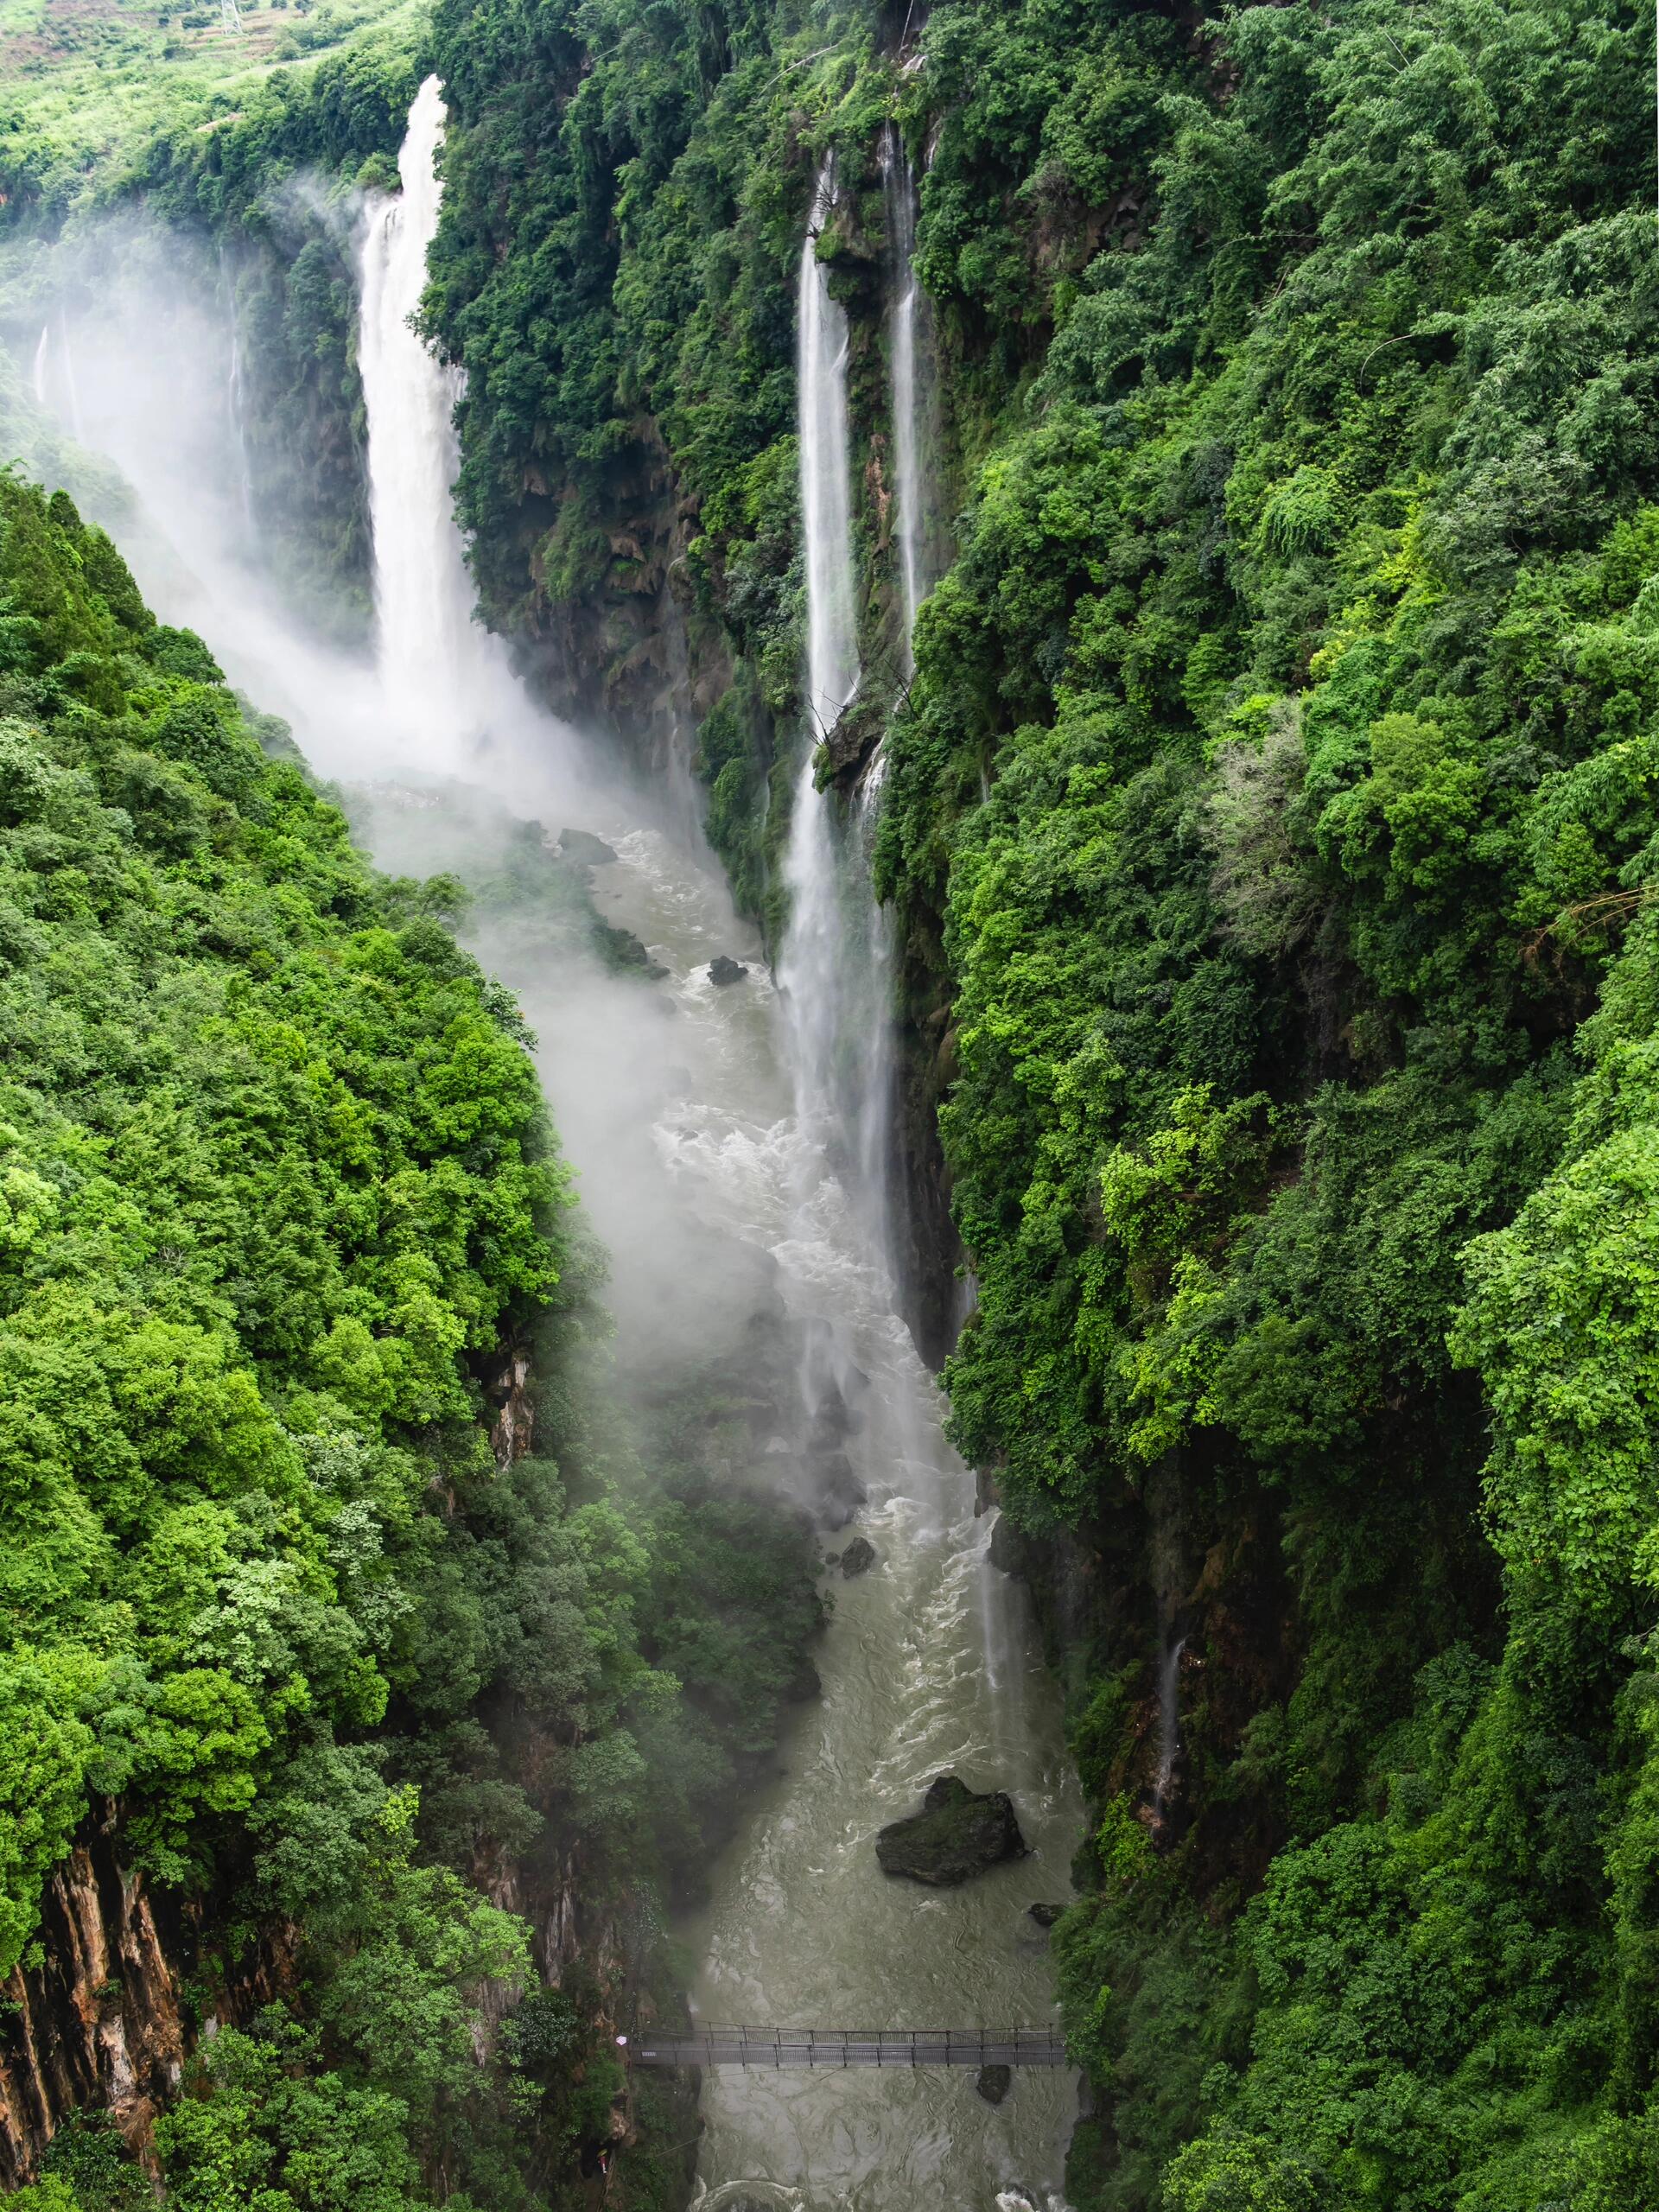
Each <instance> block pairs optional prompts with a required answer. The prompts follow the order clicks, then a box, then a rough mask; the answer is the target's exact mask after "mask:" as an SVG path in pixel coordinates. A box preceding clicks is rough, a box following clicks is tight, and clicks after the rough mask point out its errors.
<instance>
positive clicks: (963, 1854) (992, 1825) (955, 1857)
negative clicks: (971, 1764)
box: [875, 1774, 1026, 1889]
mask: <svg viewBox="0 0 1659 2212" xmlns="http://www.w3.org/2000/svg"><path fill="white" fill-rule="evenodd" d="M1025 1855H1026V1840H1025V1838H1024V1836H1022V1835H1021V1834H1020V1823H1019V1821H1017V1820H1016V1819H1015V1818H1014V1805H1013V1802H1012V1801H1011V1800H1010V1799H1009V1798H1008V1796H1007V1795H1006V1793H1005V1792H1004V1791H1002V1790H1001V1789H993V1790H987V1791H986V1792H985V1793H984V1794H983V1795H982V1796H976V1794H975V1792H974V1791H973V1790H971V1789H969V1787H968V1785H967V1783H965V1782H963V1781H961V1780H959V1779H958V1777H957V1776H956V1775H954V1774H942V1775H940V1776H939V1777H938V1780H937V1781H936V1782H933V1783H930V1784H929V1786H928V1791H927V1795H926V1796H925V1797H924V1798H923V1800H922V1809H921V1811H920V1812H919V1813H917V1814H915V1815H913V1816H912V1818H911V1819H909V1820H907V1821H890V1822H889V1824H888V1825H887V1827H884V1828H883V1829H882V1830H881V1831H880V1834H878V1835H877V1837H876V1839H875V1856H876V1859H877V1862H878V1864H879V1865H880V1868H881V1871H882V1872H883V1873H884V1874H898V1875H902V1876H903V1877H904V1878H906V1880H907V1881H912V1882H925V1883H926V1884H927V1885H929V1887H930V1888H933V1889H953V1888H955V1887H956V1885H957V1884H958V1883H961V1882H966V1881H970V1880H971V1879H972V1878H973V1877H974V1876H975V1875H976V1874H982V1873H984V1872H986V1870H987V1869H988V1867H992V1866H1001V1863H1002V1862H1003V1860H1004V1859H1023V1858H1024V1857H1025Z"/></svg>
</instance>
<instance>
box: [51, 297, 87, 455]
mask: <svg viewBox="0 0 1659 2212" xmlns="http://www.w3.org/2000/svg"><path fill="white" fill-rule="evenodd" d="M58 351H59V353H60V354H61V356H62V359H63V389H64V394H65V397H67V400H68V402H69V427H70V429H72V430H73V432H74V434H75V439H76V442H77V443H79V442H80V440H82V439H83V438H84V437H85V436H86V423H85V422H84V420H83V419H82V416H81V412H80V386H79V385H78V384H77V383H76V381H75V355H74V348H73V346H71V345H70V343H69V319H68V317H67V315H65V314H64V313H63V312H62V310H61V309H60V310H59V314H58Z"/></svg>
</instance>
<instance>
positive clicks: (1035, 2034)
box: [623, 2026, 1066, 2068]
mask: <svg viewBox="0 0 1659 2212" xmlns="http://www.w3.org/2000/svg"><path fill="white" fill-rule="evenodd" d="M623 2056H626V2058H627V2059H628V2060H629V2061H630V2062H631V2063H633V2064H635V2065H639V2066H760V2067H780V2068H781V2067H785V2066H810V2067H844V2066H971V2067H976V2068H977V2067H981V2066H1064V2065H1065V2063H1066V2056H1065V2043H1064V2040H1063V2039H1062V2037H1061V2035H1060V2032H1059V2031H1058V2029H1057V2028H1003V2029H992V2028H756V2027H718V2026H709V2027H699V2028H695V2029H692V2030H691V2031H690V2032H688V2033H684V2034H668V2035H658V2036H651V2035H645V2036H639V2037H635V2038H633V2040H632V2042H631V2043H630V2044H626V2046H624V2050H623Z"/></svg>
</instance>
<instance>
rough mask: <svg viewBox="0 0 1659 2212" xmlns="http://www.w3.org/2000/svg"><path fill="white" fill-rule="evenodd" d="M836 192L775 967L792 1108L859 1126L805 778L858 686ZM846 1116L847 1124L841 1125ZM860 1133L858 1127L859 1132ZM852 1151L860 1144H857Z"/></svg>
mask: <svg viewBox="0 0 1659 2212" xmlns="http://www.w3.org/2000/svg"><path fill="white" fill-rule="evenodd" d="M834 188H835V171H834V166H833V162H829V161H826V162H825V163H824V165H823V170H822V172H821V173H820V175H819V178H818V185H817V193H816V194H815V195H814V198H813V202H812V213H811V218H810V221H809V222H808V225H807V232H806V240H805V243H804V245H803V246H802V248H801V273H800V285H799V292H798V307H799V321H798V349H799V393H800V397H799V416H800V424H799V439H800V487H801V522H802V530H803V534H804V539H805V551H806V708H807V729H806V732H805V744H804V760H803V762H802V766H801V772H800V775H799V778H798V781H797V784H796V789H795V804H794V811H793V814H792V816H791V823H790V834H789V845H788V849H787V852H786V854H785V861H784V880H785V885H786V887H787V888H788V891H789V897H790V919H789V928H788V931H787V934H786V936H785V941H784V945H783V949H782V954H781V957H780V959H779V982H781V983H782V985H783V988H784V991H785V999H786V1004H787V1008H788V1022H789V1033H790V1041H791V1046H792V1048H793V1049H792V1052H791V1061H792V1064H793V1072H794V1077H795V1090H796V1105H797V1110H798V1114H799V1116H800V1118H801V1122H802V1124H803V1126H804V1127H808V1128H813V1129H815V1130H817V1131H820V1132H823V1133H825V1134H828V1133H829V1131H830V1130H832V1129H833V1128H835V1127H836V1125H839V1126H840V1127H841V1128H842V1129H843V1130H844V1129H849V1128H850V1129H853V1130H856V1129H857V1128H858V1122H859V1119H860V1115H861V1104H862V1102H861V1100H860V1098H859V1097H858V1096H857V1095H856V1091H857V1089H858V1088H859V1086H856V1085H855V1086H854V1087H853V1093H852V1095H850V1096H849V1092H848V1090H847V1087H846V1086H845V1085H844V1084H843V1083H842V1052H841V1043H842V1039H843V1037H845V1036H847V1035H848V1034H849V1027H848V1023H847V1020H846V1019H845V1016H846V1012H847V1007H846V998H847V992H848V986H849V982H855V981H856V980H857V979H856V975H855V965H854V962H853V959H852V957H851V956H852V950H853V949H852V948H851V947H850V946H849V945H848V944H847V943H846V942H845V931H844V929H843V915H842V907H843V903H844V901H843V895H842V894H843V885H842V853H841V851H840V850H839V849H838V848H839V847H840V846H841V845H842V840H841V839H840V838H838V837H837V836H836V822H835V819H834V815H833V802H832V801H831V800H830V799H829V798H827V797H826V796H824V795H823V794H821V793H820V792H819V791H818V790H817V784H816V779H815V774H814V757H813V756H814V753H815V751H816V741H817V739H818V738H820V737H824V736H827V735H828V734H829V732H830V731H831V730H832V729H833V728H835V726H836V722H837V721H839V719H840V717H841V715H842V710H843V709H844V708H845V707H846V706H847V705H848V704H849V702H850V700H851V699H852V696H853V694H854V692H855V690H857V688H858V676H859V669H858V632H857V625H856V622H855V618H854V612H853V537H852V487H851V482H850V478H849V437H848V427H847V349H848V331H847V317H846V315H845V314H844V312H843V311H842V308H840V307H839V306H838V305H837V304H836V302H835V301H834V300H833V299H832V298H831V297H830V296H829V278H828V273H827V271H826V270H825V269H824V267H823V264H822V263H821V262H820V261H819V260H818V258H817V250H816V249H817V237H818V232H819V231H820V230H821V229H822V227H823V223H824V221H825V219H826V218H827V216H828V214H829V207H830V205H831V200H832V195H833V193H834ZM849 1116H850V1117H851V1118H850V1120H849V1118H848V1117H849ZM860 1134H861V1133H860ZM856 1148H857V1149H861V1147H856Z"/></svg>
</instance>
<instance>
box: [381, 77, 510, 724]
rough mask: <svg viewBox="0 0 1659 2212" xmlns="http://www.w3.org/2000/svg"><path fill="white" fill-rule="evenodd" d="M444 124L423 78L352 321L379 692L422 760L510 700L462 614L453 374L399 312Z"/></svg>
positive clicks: (432, 81) (434, 214) (416, 272)
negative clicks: (365, 455)
mask: <svg viewBox="0 0 1659 2212" xmlns="http://www.w3.org/2000/svg"><path fill="white" fill-rule="evenodd" d="M443 124H444V106H443V87H442V86H441V85H440V83H439V82H438V79H436V78H435V77H429V78H428V79H426V81H425V83H424V84H423V86H421V88H420V90H419V92H417V93H416V96H415V105H413V107H412V108H410V114H409V129H408V131H407V133H406V134H405V137H404V143H403V147H402V149H401V150H400V151H399V153H398V156H397V174H398V175H399V177H400V178H401V179H402V181H403V190H402V192H401V194H399V195H398V196H397V198H396V199H388V198H387V197H386V196H385V194H380V193H374V194H371V195H370V197H369V201H368V206H367V209H366V212H365V221H364V226H363V238H362V246H361V262H360V265H361V270H362V297H361V303H360V309H359V322H358V369H359V373H360V374H361V376H362V378H363V397H364V401H365V406H366V408H367V410H368V418H369V506H370V513H371V518H372V524H373V530H374V604H375V620H376V624H377V628H378V636H377V640H376V647H377V658H378V666H379V673H380V680H381V683H382V684H383V686H384V687H385V693H386V696H387V700H388V703H389V704H390V706H391V709H392V711H393V713H394V714H395V715H397V718H398V720H399V721H400V722H401V723H402V724H403V726H404V728H405V730H406V731H407V732H408V734H409V738H410V752H409V753H408V754H406V756H405V760H406V763H407V761H408V760H409V759H410V758H411V757H412V758H413V759H414V760H417V761H418V762H419V763H420V764H421V765H423V766H428V767H432V766H451V765H453V764H454V761H455V760H456V757H457V739H458V738H459V739H460V740H461V747H460V750H461V753H462V755H463V757H464V755H465V753H467V751H470V750H472V749H474V747H476V744H477V742H478V741H480V739H481V738H482V737H483V736H484V735H485V734H486V732H487V731H488V729H489V728H490V725H491V721H492V718H493V717H499V715H502V714H503V713H504V712H505V713H508V714H511V713H512V711H513V710H514V708H515V705H516V702H515V701H514V700H513V698H512V679H511V677H510V676H509V674H508V671H507V669H506V665H505V659H504V658H503V656H502V653H501V651H500V648H499V645H497V644H496V642H495V640H494V639H493V638H491V637H490V636H489V634H488V633H487V632H486V631H485V630H483V629H482V628H481V627H480V625H479V624H478V623H476V622H475V621H474V620H473V598H474V593H473V586H472V579H471V577H470V575H468V573H467V560H466V550H465V548H464V546H463V543H462V541H461V532H460V531H458V530H457V529H456V527H455V521H454V511H453V507H452V505H451V499H450V486H451V485H452V484H453V483H454V477H455V471H456V467H457V465H458V454H457V451H456V446H455V435H454V421H453V417H454V408H455V402H456V399H457V397H459V390H460V387H459V385H458V382H457V379H456V376H455V374H454V372H453V371H451V370H449V369H446V368H445V367H444V366H443V365H442V363H441V362H440V361H439V360H438V359H436V358H435V355H434V354H433V353H431V351H430V350H429V347H428V346H426V345H425V344H424V343H423V340H422V339H421V337H420V335H419V334H418V333H417V331H416V329H415V328H414V327H412V323H411V318H412V317H413V316H414V315H416V313H417V312H418V310H419V308H420V303H421V295H422V293H423V291H424V290H425V289H426V257H427V252H428V250H429V247H430V245H431V243H432V240H433V238H435V236H436V235H437V228H438V210H439V204H440V200H441V198H442V188H441V186H440V184H439V181H438V176H437V168H436V163H437V155H438V148H439V146H440V144H441V143H442V137H443ZM468 741H470V743H469V742H468Z"/></svg>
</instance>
